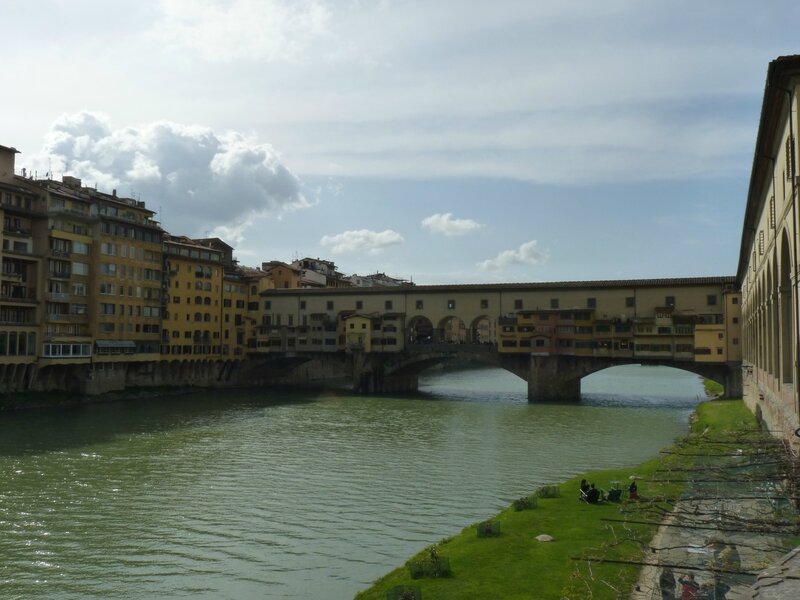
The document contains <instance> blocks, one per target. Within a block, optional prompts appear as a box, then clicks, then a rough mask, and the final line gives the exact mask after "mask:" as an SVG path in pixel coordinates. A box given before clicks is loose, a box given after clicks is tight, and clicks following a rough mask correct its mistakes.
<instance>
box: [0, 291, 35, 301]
mask: <svg viewBox="0 0 800 600" xmlns="http://www.w3.org/2000/svg"><path fill="white" fill-rule="evenodd" d="M0 300H2V301H3V302H36V289H35V288H28V289H24V290H21V291H12V292H11V293H10V294H8V293H3V294H0Z"/></svg>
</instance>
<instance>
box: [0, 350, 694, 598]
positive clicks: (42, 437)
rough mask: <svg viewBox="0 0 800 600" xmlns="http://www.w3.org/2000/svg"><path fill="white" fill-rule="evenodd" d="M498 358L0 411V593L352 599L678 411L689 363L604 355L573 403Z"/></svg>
mask: <svg viewBox="0 0 800 600" xmlns="http://www.w3.org/2000/svg"><path fill="white" fill-rule="evenodd" d="M525 389H526V388H525V383H524V382H522V381H521V380H518V379H516V378H515V377H514V376H513V375H510V374H508V373H506V372H504V371H500V370H497V369H485V368H484V369H478V370H471V371H459V372H440V373H436V374H433V375H430V376H428V377H426V378H425V379H424V380H422V381H421V385H420V393H419V394H416V395H412V396H406V397H362V396H353V395H350V394H347V393H345V392H340V391H326V392H287V391H276V390H263V391H252V390H250V391H232V392H224V393H220V392H200V393H197V394H191V395H186V396H175V397H165V398H158V399H152V400H146V401H136V402H126V403H108V404H94V405H86V406H80V407H75V408H69V409H58V410H43V411H28V412H18V413H4V414H3V413H0V597H2V598H20V599H26V600H27V599H29V598H48V599H67V598H137V599H138V598H167V597H169V598H180V597H186V598H214V599H217V598H231V599H233V598H235V599H239V600H241V599H249V598H259V599H262V598H303V599H316V598H320V599H321V598H325V599H340V598H341V599H345V598H352V596H353V595H354V594H355V593H356V592H357V591H358V590H360V589H363V588H365V587H367V586H368V585H369V583H370V582H371V581H373V580H375V579H376V578H377V577H379V576H380V575H382V574H384V573H385V572H387V571H389V570H391V569H392V568H394V567H396V566H398V565H400V564H402V563H403V562H404V561H405V560H406V559H407V558H408V557H409V556H410V555H411V554H413V553H414V552H416V551H417V550H419V549H421V548H422V547H424V546H426V545H428V544H431V543H433V542H436V541H439V540H440V539H442V538H444V537H447V536H450V535H453V534H455V533H457V532H458V531H460V530H461V528H463V527H464V526H466V525H468V524H470V523H472V522H475V521H478V520H482V519H485V518H487V517H489V516H491V515H492V514H494V513H495V512H497V511H498V510H500V509H501V508H503V507H504V506H506V505H508V504H509V503H510V502H511V501H512V500H513V499H515V498H518V497H520V496H522V495H524V494H527V493H530V492H531V491H533V490H534V489H535V488H536V487H538V486H539V485H542V484H545V483H554V482H558V481H562V480H564V479H566V478H567V477H569V476H571V475H574V474H576V473H578V472H581V471H584V470H587V469H594V468H602V467H610V466H620V465H625V464H634V463H637V462H640V461H641V460H643V459H645V458H648V457H651V456H653V455H655V454H656V453H657V452H658V450H659V449H661V448H662V447H664V446H665V445H667V444H669V443H670V442H671V441H672V440H673V439H674V438H675V437H677V436H679V435H681V434H683V433H684V432H685V430H686V423H687V418H688V415H689V414H690V413H691V411H692V409H693V407H694V405H695V404H696V403H697V400H698V399H699V398H700V397H701V396H702V395H703V386H702V382H701V381H700V379H699V378H698V377H697V376H696V375H692V374H690V373H686V372H682V371H677V370H674V369H669V368H661V367H639V366H627V367H617V368H615V369H609V370H607V371H604V372H601V373H597V374H595V375H592V376H590V377H587V378H585V379H584V381H583V401H582V402H581V403H580V404H574V405H556V404H529V403H528V402H527V401H526V397H525Z"/></svg>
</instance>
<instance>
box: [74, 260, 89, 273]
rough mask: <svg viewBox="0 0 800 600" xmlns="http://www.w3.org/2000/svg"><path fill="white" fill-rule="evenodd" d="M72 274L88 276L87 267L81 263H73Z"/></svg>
mask: <svg viewBox="0 0 800 600" xmlns="http://www.w3.org/2000/svg"><path fill="white" fill-rule="evenodd" d="M72 272H73V273H74V274H75V275H88V274H89V265H88V264H86V263H82V262H74V263H72Z"/></svg>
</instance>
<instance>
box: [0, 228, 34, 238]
mask: <svg viewBox="0 0 800 600" xmlns="http://www.w3.org/2000/svg"><path fill="white" fill-rule="evenodd" d="M31 233H32V232H31V230H30V229H27V228H25V227H7V226H4V227H3V234H5V235H14V236H22V237H29V236H30V235H31Z"/></svg>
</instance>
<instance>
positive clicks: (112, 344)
mask: <svg viewBox="0 0 800 600" xmlns="http://www.w3.org/2000/svg"><path fill="white" fill-rule="evenodd" d="M94 343H95V345H96V346H97V347H98V348H136V342H133V341H131V340H95V342H94Z"/></svg>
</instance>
